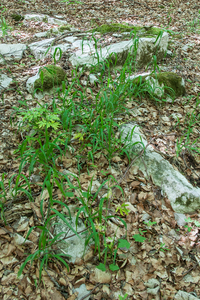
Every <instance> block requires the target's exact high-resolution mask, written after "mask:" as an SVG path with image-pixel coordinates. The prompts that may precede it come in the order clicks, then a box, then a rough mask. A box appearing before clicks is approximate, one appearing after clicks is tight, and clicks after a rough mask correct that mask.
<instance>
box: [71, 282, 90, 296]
mask: <svg viewBox="0 0 200 300" xmlns="http://www.w3.org/2000/svg"><path fill="white" fill-rule="evenodd" d="M74 292H78V296H77V297H76V300H80V299H82V298H83V297H85V296H86V295H87V294H89V291H88V290H87V289H86V285H85V284H81V285H80V286H79V287H78V288H76V289H74ZM89 298H90V295H89V296H88V297H86V298H84V299H86V300H89Z"/></svg>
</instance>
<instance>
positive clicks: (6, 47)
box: [0, 44, 26, 64]
mask: <svg viewBox="0 0 200 300" xmlns="http://www.w3.org/2000/svg"><path fill="white" fill-rule="evenodd" d="M25 49H26V45H25V44H0V54H1V55H2V56H3V57H4V58H5V60H9V61H11V60H14V61H19V60H20V59H22V55H23V52H24V50H25ZM4 63H5V62H4V60H3V58H1V57H0V64H4Z"/></svg>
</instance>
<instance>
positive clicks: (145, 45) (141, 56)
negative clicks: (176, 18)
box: [70, 32, 168, 68]
mask: <svg viewBox="0 0 200 300" xmlns="http://www.w3.org/2000/svg"><path fill="white" fill-rule="evenodd" d="M155 42H156V43H155ZM135 43H136V41H135V40H134V39H132V40H129V41H122V42H119V43H115V44H112V45H109V46H107V47H104V48H102V49H98V50H97V53H95V51H94V50H95V49H92V48H91V49H90V52H91V53H90V54H89V53H87V52H86V53H85V52H84V51H82V53H81V51H77V52H76V53H74V54H73V55H72V56H71V58H70V61H71V63H72V65H73V66H86V67H88V68H90V67H91V66H95V65H96V64H98V63H99V62H103V61H105V60H107V59H110V60H111V61H112V62H113V63H115V60H116V59H117V64H116V65H117V66H120V65H123V64H124V62H125V61H126V59H127V56H128V54H129V53H130V55H131V56H132V57H133V58H134V57H135V58H136V61H137V65H138V67H142V66H144V65H146V64H148V63H149V62H150V61H151V59H152V56H153V55H154V54H155V52H156V51H157V52H156V55H157V58H158V60H160V59H162V58H163V57H164V54H165V52H166V50H167V46H168V34H167V33H166V32H164V33H163V35H162V36H161V37H160V38H158V40H157V41H156V37H141V38H139V42H138V45H137V53H135V54H134V45H135Z"/></svg>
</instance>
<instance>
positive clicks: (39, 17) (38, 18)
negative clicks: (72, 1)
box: [23, 14, 67, 25]
mask: <svg viewBox="0 0 200 300" xmlns="http://www.w3.org/2000/svg"><path fill="white" fill-rule="evenodd" d="M27 21H35V22H45V23H48V24H56V25H66V24H67V21H65V20H61V19H59V17H58V16H57V18H53V17H50V16H48V15H43V14H27V15H25V16H24V21H23V22H24V23H26V22H27Z"/></svg>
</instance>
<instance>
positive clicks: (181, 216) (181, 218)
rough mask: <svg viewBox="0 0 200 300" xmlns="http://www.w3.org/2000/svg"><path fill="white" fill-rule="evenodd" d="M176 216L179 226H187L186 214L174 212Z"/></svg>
mask: <svg viewBox="0 0 200 300" xmlns="http://www.w3.org/2000/svg"><path fill="white" fill-rule="evenodd" d="M174 217H175V220H176V222H177V224H178V225H179V226H185V225H186V224H187V222H186V221H185V219H187V218H186V215H184V214H179V213H174Z"/></svg>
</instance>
